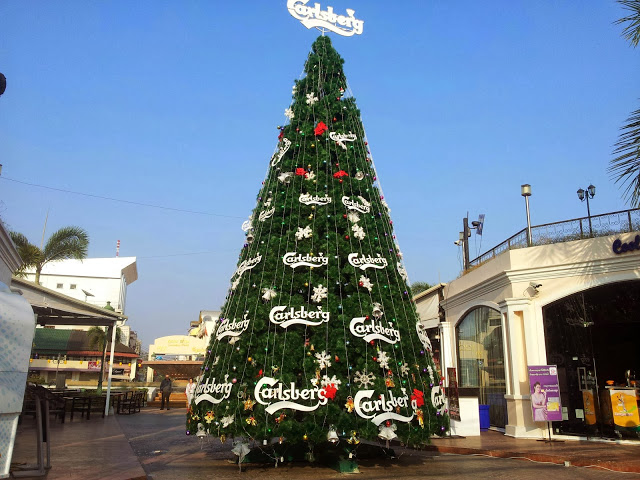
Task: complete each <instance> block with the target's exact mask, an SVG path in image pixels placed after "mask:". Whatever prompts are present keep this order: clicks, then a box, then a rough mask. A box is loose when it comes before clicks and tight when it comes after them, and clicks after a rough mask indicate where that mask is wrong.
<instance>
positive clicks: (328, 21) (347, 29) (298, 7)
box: [287, 0, 364, 37]
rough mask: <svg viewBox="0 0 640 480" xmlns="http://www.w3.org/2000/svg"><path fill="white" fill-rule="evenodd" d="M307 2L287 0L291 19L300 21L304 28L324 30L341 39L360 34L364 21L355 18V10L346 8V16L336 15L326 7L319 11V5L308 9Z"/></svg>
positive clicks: (316, 4)
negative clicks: (341, 37) (339, 36)
mask: <svg viewBox="0 0 640 480" xmlns="http://www.w3.org/2000/svg"><path fill="white" fill-rule="evenodd" d="M308 2H309V0H287V9H288V10H289V13H290V14H291V16H292V17H293V18H295V19H297V20H300V23H302V24H303V25H304V26H305V27H307V28H314V27H315V28H318V29H322V28H324V29H327V30H329V31H331V32H334V33H337V34H338V35H342V36H343V37H351V36H352V35H361V34H362V31H363V29H364V21H363V20H358V19H357V18H356V17H355V13H356V12H355V10H352V9H350V8H347V9H346V12H347V15H338V14H336V13H333V7H331V6H327V9H326V10H321V7H320V4H319V3H314V4H313V7H308V6H307V3H308Z"/></svg>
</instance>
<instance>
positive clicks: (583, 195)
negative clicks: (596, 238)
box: [576, 184, 596, 237]
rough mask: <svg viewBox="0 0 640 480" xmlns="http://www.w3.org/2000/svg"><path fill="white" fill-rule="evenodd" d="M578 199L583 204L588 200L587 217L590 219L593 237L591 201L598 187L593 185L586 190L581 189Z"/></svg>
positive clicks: (590, 232) (590, 230) (590, 234)
mask: <svg viewBox="0 0 640 480" xmlns="http://www.w3.org/2000/svg"><path fill="white" fill-rule="evenodd" d="M576 193H577V194H578V198H579V199H580V201H581V202H584V201H585V199H586V200H587V217H588V218H589V236H590V237H593V229H592V227H591V208H590V207H589V199H590V198H593V197H595V196H596V187H595V186H594V185H593V184H591V185H589V186H588V187H587V189H586V190H583V189H579V190H578V191H577V192H576Z"/></svg>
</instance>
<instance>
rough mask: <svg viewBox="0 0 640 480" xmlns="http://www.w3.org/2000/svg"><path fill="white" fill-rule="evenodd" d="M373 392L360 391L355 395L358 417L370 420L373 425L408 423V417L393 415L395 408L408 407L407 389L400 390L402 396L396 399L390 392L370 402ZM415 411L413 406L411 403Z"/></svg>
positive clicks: (409, 419)
mask: <svg viewBox="0 0 640 480" xmlns="http://www.w3.org/2000/svg"><path fill="white" fill-rule="evenodd" d="M374 393H375V391H374V390H360V391H359V392H358V393H356V398H355V399H354V402H353V403H354V406H355V410H356V413H357V414H358V416H359V417H362V418H366V419H370V420H371V421H372V422H373V423H374V424H376V425H380V424H381V423H382V422H385V421H387V420H397V421H399V422H405V423H406V422H410V421H411V419H412V418H413V415H414V414H413V413H411V416H410V417H407V416H404V415H400V414H398V413H394V412H395V411H396V408H397V407H400V408H408V407H409V405H410V402H409V397H408V395H407V389H406V388H402V396H401V397H396V396H395V395H394V394H393V392H392V391H391V390H388V391H386V392H385V393H383V394H381V395H377V396H376V400H371V398H372V397H373V396H374ZM411 406H412V407H413V408H414V409H415V408H417V407H416V406H415V405H413V404H412V403H411Z"/></svg>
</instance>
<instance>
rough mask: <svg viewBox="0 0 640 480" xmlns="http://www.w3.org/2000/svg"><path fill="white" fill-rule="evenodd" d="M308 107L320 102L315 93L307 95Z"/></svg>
mask: <svg viewBox="0 0 640 480" xmlns="http://www.w3.org/2000/svg"><path fill="white" fill-rule="evenodd" d="M306 101H307V105H313V104H314V103H316V102H317V101H318V97H316V96H315V94H314V93H313V92H311V93H307V100H306Z"/></svg>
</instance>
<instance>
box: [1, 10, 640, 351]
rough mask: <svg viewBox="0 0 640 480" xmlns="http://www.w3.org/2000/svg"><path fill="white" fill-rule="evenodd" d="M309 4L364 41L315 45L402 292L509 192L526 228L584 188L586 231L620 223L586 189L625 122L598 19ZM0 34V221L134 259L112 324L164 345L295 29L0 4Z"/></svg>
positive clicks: (248, 13)
mask: <svg viewBox="0 0 640 480" xmlns="http://www.w3.org/2000/svg"><path fill="white" fill-rule="evenodd" d="M312 3H313V0H312ZM321 3H322V6H323V8H324V7H326V5H328V4H329V5H332V6H333V7H334V8H335V10H336V11H338V12H344V9H345V8H349V7H350V8H353V9H355V11H356V16H357V17H358V18H361V19H363V20H364V21H365V26H364V34H363V35H362V36H360V37H352V38H342V37H336V36H335V35H332V38H333V40H334V45H335V46H336V48H337V49H338V51H339V52H340V54H341V55H342V56H343V58H344V59H345V71H346V74H347V78H348V81H349V84H350V86H351V89H352V91H353V93H354V95H355V97H356V99H357V103H358V106H359V107H360V109H361V111H362V119H363V122H364V125H365V128H366V129H367V135H368V138H369V143H370V148H371V151H372V154H373V158H374V161H375V162H376V165H377V168H378V172H379V176H380V181H381V184H382V187H383V189H384V192H385V195H386V199H387V201H388V203H389V205H390V207H391V215H392V218H393V220H394V225H395V226H396V233H397V235H398V240H399V244H400V247H401V248H402V250H403V252H404V254H405V261H406V264H407V269H408V272H409V275H410V278H411V280H412V281H417V280H422V281H427V282H430V283H435V282H438V281H439V280H441V281H449V280H451V279H453V278H455V277H456V276H457V275H458V274H459V272H460V269H461V260H460V252H459V249H458V247H456V246H455V245H454V244H453V241H454V240H456V239H457V237H458V232H459V231H460V229H461V224H462V217H463V216H464V215H465V214H466V212H467V211H469V215H470V217H471V219H474V218H476V217H477V216H478V214H479V213H485V214H486V224H485V232H484V236H483V239H482V245H480V243H479V239H475V238H474V239H472V241H471V250H472V252H471V255H472V256H475V254H476V253H480V251H484V250H486V249H487V248H489V247H492V246H494V245H495V244H498V243H500V242H501V241H503V240H504V239H506V238H507V237H509V236H510V235H512V234H513V233H515V232H517V231H518V230H520V229H521V228H523V227H524V226H525V224H526V217H525V209H524V201H523V199H522V197H521V196H520V185H521V184H522V183H530V184H531V185H532V188H533V196H532V197H531V217H532V222H533V224H540V223H546V222H554V221H559V220H563V219H568V218H575V217H579V216H583V215H586V205H585V204H583V203H580V202H579V201H578V199H577V196H576V190H577V189H578V188H580V187H582V188H586V187H587V186H588V185H589V183H593V184H594V185H596V186H597V189H598V190H597V194H596V197H595V199H594V200H593V201H592V204H591V205H592V213H594V214H598V213H605V212H611V211H615V210H622V209H625V208H628V205H627V204H626V203H625V202H624V201H623V199H622V198H621V192H620V190H619V188H618V187H617V186H616V185H614V184H613V182H612V180H611V179H610V178H609V175H608V174H607V172H606V169H607V165H608V161H609V160H610V158H611V152H612V149H613V148H612V145H613V144H614V143H615V141H616V139H617V136H618V133H619V127H620V126H622V125H623V124H624V121H625V119H626V118H627V116H628V115H629V113H630V112H631V111H632V110H635V109H637V108H638V106H639V103H640V101H639V100H638V97H640V82H638V78H640V66H639V65H640V63H639V61H638V60H639V59H640V49H636V50H634V49H632V48H631V47H630V46H629V45H628V43H627V42H626V41H625V40H624V39H622V38H621V36H620V32H621V27H620V26H616V25H613V22H614V21H615V20H616V19H617V18H620V17H622V16H624V11H623V10H622V9H621V7H620V6H619V5H618V4H617V3H615V2H613V1H605V0H600V1H596V0H593V1H588V2H584V1H577V0H576V1H563V2H557V1H551V0H549V1H535V2H532V1H525V0H521V1H514V0H505V1H488V2H478V1H460V2H443V1H428V2H424V1H414V2H383V1H375V2H374V1H371V0H368V1H366V0H349V1H343V0H333V1H332V2H330V3H327V2H326V1H325V2H321ZM401 5H402V6H401ZM0 32H1V33H0V72H2V73H4V74H5V75H6V77H7V79H8V80H7V91H6V93H5V94H4V95H3V96H2V97H0V158H1V160H0V163H2V164H3V171H2V177H3V178H2V179H0V200H1V201H2V203H1V204H0V215H1V216H2V219H3V220H4V221H5V222H6V224H7V225H8V226H9V227H10V228H11V229H14V230H17V231H20V232H22V233H24V234H25V235H27V236H28V237H29V238H30V239H31V240H32V242H34V243H39V241H40V236H41V234H42V227H43V223H44V219H45V216H46V214H47V210H49V212H50V213H49V223H48V227H47V231H48V232H52V231H54V230H55V229H57V228H59V227H61V226H66V225H78V226H82V227H84V228H85V229H87V230H88V232H89V234H90V236H91V245H90V249H89V254H90V256H95V257H108V256H113V255H115V247H116V240H118V239H120V240H121V241H122V246H121V250H120V254H121V255H122V256H137V257H138V271H139V279H138V281H137V282H136V283H134V284H133V285H131V286H130V288H129V292H128V305H127V314H128V315H129V317H130V319H131V321H130V324H131V326H132V328H134V329H135V330H137V331H138V332H139V334H140V336H141V337H142V340H143V345H145V348H146V347H147V346H148V344H149V343H150V342H151V341H152V340H153V338H155V337H158V336H163V335H169V334H179V333H184V332H185V331H186V329H187V327H188V325H189V322H190V321H191V320H197V318H198V312H199V311H200V310H204V309H218V308H219V307H220V306H221V304H222V302H223V300H224V296H225V294H226V291H227V288H228V285H229V279H230V277H231V274H232V273H233V271H234V270H235V267H236V259H237V254H238V252H239V251H240V248H241V246H242V243H243V238H244V237H243V232H242V231H241V229H240V225H241V223H242V221H243V220H244V219H245V218H246V217H247V216H248V215H249V213H250V211H251V209H252V208H253V206H254V202H255V197H256V194H257V192H258V189H259V187H260V184H261V182H262V179H263V177H264V174H265V172H266V169H267V166H268V161H269V159H270V156H271V154H272V152H273V151H274V148H275V146H276V136H277V130H276V126H277V125H279V124H281V123H283V122H284V121H285V120H286V119H285V117H284V116H283V112H284V109H285V108H287V106H288V105H289V102H290V100H291V86H292V84H293V80H294V79H296V78H298V76H299V75H300V73H301V72H302V68H303V64H304V61H305V59H306V56H307V53H308V51H309V48H310V46H311V43H312V42H313V40H314V39H315V37H316V36H317V31H315V30H307V29H306V28H304V27H303V26H302V25H301V24H300V23H299V22H298V21H297V20H295V19H293V18H292V17H291V16H290V15H289V14H288V12H287V10H286V0H269V1H268V2H267V1H245V2H211V1H200V2H196V1H183V2H175V1H171V2H170V1H146V2H145V1H136V2H130V1H93V2H85V1H58V2H45V1H31V2H20V1H4V2H0ZM8 179H13V180H19V181H22V182H28V183H32V184H39V185H45V186H49V187H53V188H58V189H62V190H72V191H78V192H86V193H91V194H94V195H99V196H105V197H115V198H119V199H124V200H128V201H131V202H139V203H147V204H154V205H162V206H166V207H171V208H176V209H184V210H192V211H201V212H208V213H212V214H220V215H226V216H228V217H231V218H227V217H222V216H214V215H198V214H190V213H181V212H175V211H168V210H160V209H155V208H148V207H142V206H136V205H132V204H124V203H117V202H112V201H107V200H101V199H97V198H90V197H83V196H78V195H73V194H69V193H63V192H59V191H54V190H47V189H42V188H36V187H33V186H27V185H24V184H20V183H16V182H13V181H10V180H8ZM201 252H205V253H201ZM198 253H199V254H198ZM187 254H191V255H187Z"/></svg>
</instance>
